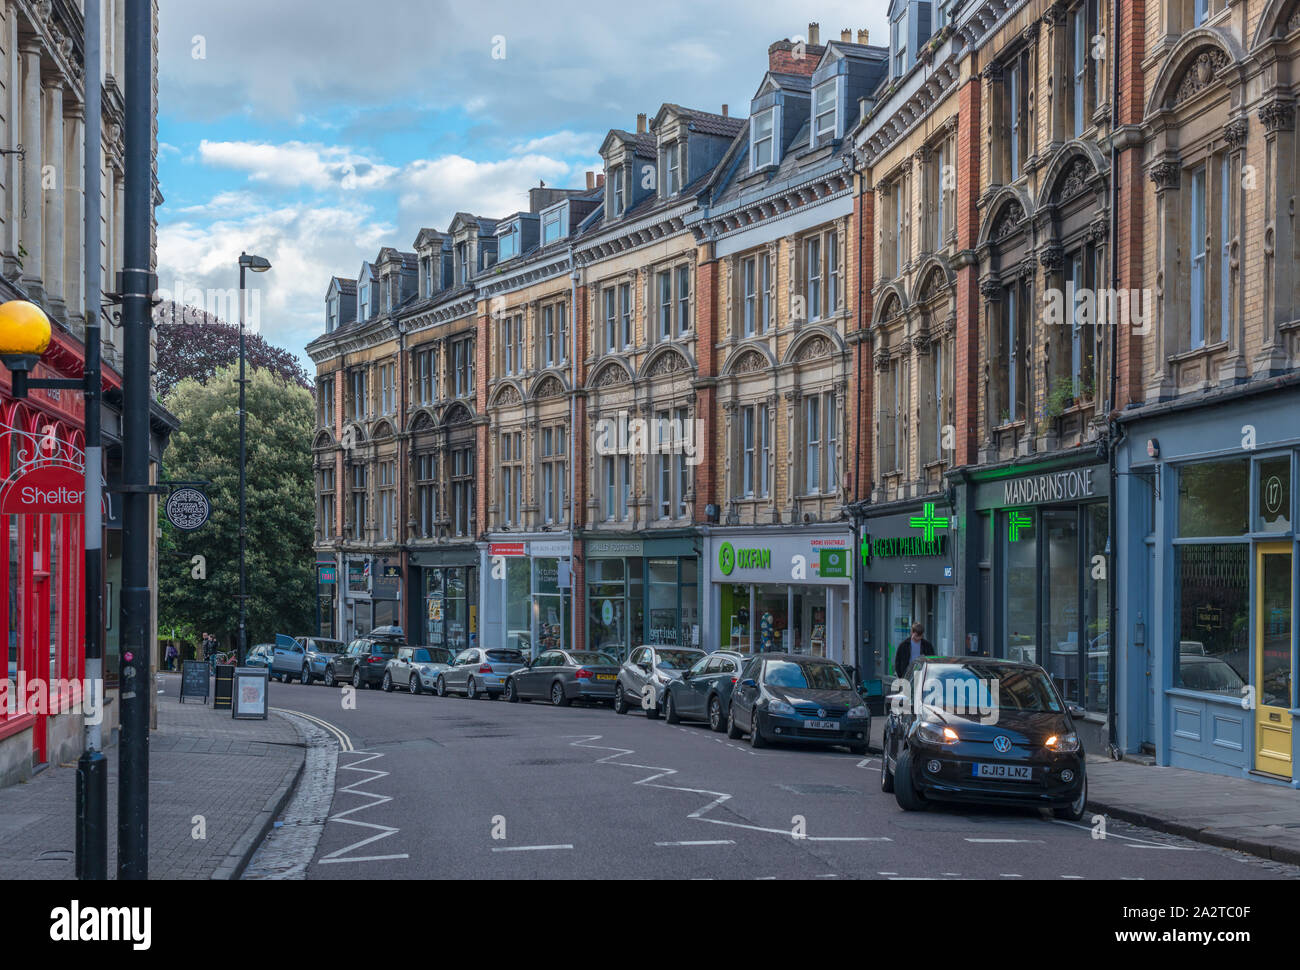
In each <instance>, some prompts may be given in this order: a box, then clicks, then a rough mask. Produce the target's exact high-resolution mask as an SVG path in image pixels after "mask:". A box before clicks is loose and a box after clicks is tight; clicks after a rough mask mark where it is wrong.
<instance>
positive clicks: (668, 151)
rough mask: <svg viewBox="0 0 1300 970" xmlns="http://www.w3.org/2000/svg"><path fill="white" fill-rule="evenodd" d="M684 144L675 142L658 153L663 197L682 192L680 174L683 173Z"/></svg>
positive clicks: (684, 166)
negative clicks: (661, 170)
mask: <svg viewBox="0 0 1300 970" xmlns="http://www.w3.org/2000/svg"><path fill="white" fill-rule="evenodd" d="M685 157H686V144H685V142H684V141H676V142H672V143H671V144H669V145H667V146H665V147H664V149H663V150H662V152H660V166H661V168H662V169H663V173H664V184H663V193H664V195H665V196H671V195H676V194H677V193H678V192H680V191H681V190H682V183H683V181H684V180H683V178H682V173H683V171H685V168H686V165H685Z"/></svg>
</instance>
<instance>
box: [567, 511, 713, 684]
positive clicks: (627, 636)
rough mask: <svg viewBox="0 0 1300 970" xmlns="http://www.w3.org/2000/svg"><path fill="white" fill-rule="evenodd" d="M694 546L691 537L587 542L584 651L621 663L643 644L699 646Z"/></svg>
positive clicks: (692, 536) (695, 542) (694, 543)
mask: <svg viewBox="0 0 1300 970" xmlns="http://www.w3.org/2000/svg"><path fill="white" fill-rule="evenodd" d="M697 543H698V539H697V538H696V537H695V536H694V535H693V534H687V535H682V536H675V537H656V538H629V539H610V538H591V539H587V540H586V541H585V542H584V544H583V549H584V557H585V563H586V575H587V591H586V595H587V610H586V615H587V649H589V650H599V651H601V652H604V653H607V654H609V655H610V656H612V657H617V658H619V659H620V660H622V659H624V658H626V657H627V655H628V654H629V653H630V652H631V650H632V649H633V648H635V647H639V646H643V645H648V644H654V645H657V646H679V647H699V646H702V641H703V633H702V631H701V628H700V579H699V576H700V566H699V562H700V560H699V547H698V544H697Z"/></svg>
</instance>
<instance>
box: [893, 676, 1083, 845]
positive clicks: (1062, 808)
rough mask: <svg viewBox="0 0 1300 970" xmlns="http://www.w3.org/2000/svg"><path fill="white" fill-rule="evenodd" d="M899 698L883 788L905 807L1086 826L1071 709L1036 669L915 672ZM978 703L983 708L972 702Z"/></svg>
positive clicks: (1079, 757) (895, 698) (1080, 762)
mask: <svg viewBox="0 0 1300 970" xmlns="http://www.w3.org/2000/svg"><path fill="white" fill-rule="evenodd" d="M907 690H908V693H907V694H906V695H891V697H890V698H889V702H890V703H889V713H888V715H887V717H888V720H887V721H886V722H885V733H884V754H883V755H882V757H881V769H880V787H881V789H882V790H883V791H886V792H893V794H894V797H895V798H896V799H897V800H898V804H899V807H900V808H902V809H903V810H904V811H909V812H911V811H916V810H918V809H921V808H924V807H925V806H926V804H927V803H928V802H929V801H931V800H934V801H965V802H984V803H993V804H1005V805H1027V806H1046V807H1049V808H1051V809H1052V810H1053V812H1054V813H1055V814H1056V816H1057V818H1062V819H1068V820H1071V821H1078V820H1079V819H1081V818H1082V817H1083V814H1084V809H1085V807H1086V806H1087V801H1088V778H1087V769H1086V766H1085V762H1084V752H1083V743H1082V741H1081V740H1080V739H1079V735H1078V732H1076V730H1075V727H1074V720H1073V717H1074V716H1075V715H1081V714H1082V711H1080V710H1079V709H1078V708H1073V709H1072V708H1070V707H1069V706H1068V705H1067V704H1066V703H1065V702H1064V701H1063V700H1062V699H1061V695H1060V693H1059V692H1058V691H1057V689H1056V685H1055V684H1053V683H1052V679H1051V678H1050V677H1048V676H1047V672H1046V671H1045V670H1043V668H1042V667H1039V666H1038V665H1037V664H1030V663H1016V662H1013V661H1009V660H993V659H985V658H982V657H981V658H976V657H965V658H957V659H943V658H939V659H928V660H925V661H924V662H922V663H918V664H916V665H914V666H913V668H912V671H911V673H910V674H909V676H908V681H907ZM972 699H975V700H976V701H978V703H973V700H972Z"/></svg>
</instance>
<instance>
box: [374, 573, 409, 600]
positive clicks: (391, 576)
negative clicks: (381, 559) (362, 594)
mask: <svg viewBox="0 0 1300 970" xmlns="http://www.w3.org/2000/svg"><path fill="white" fill-rule="evenodd" d="M401 588H402V567H401V566H380V567H379V568H378V569H377V570H375V582H374V590H373V592H372V594H371V595H372V596H373V597H374V598H375V599H377V600H395V599H398V598H400V590H401Z"/></svg>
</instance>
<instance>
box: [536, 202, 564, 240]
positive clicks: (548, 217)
mask: <svg viewBox="0 0 1300 970" xmlns="http://www.w3.org/2000/svg"><path fill="white" fill-rule="evenodd" d="M568 215H569V207H568V205H567V204H566V205H562V206H560V207H559V208H556V209H551V210H550V211H549V212H544V213H542V245H543V246H549V245H550V244H551V243H553V242H559V241H560V240H561V239H563V238H564V237H565V236H566V235H568V221H569V220H568Z"/></svg>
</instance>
